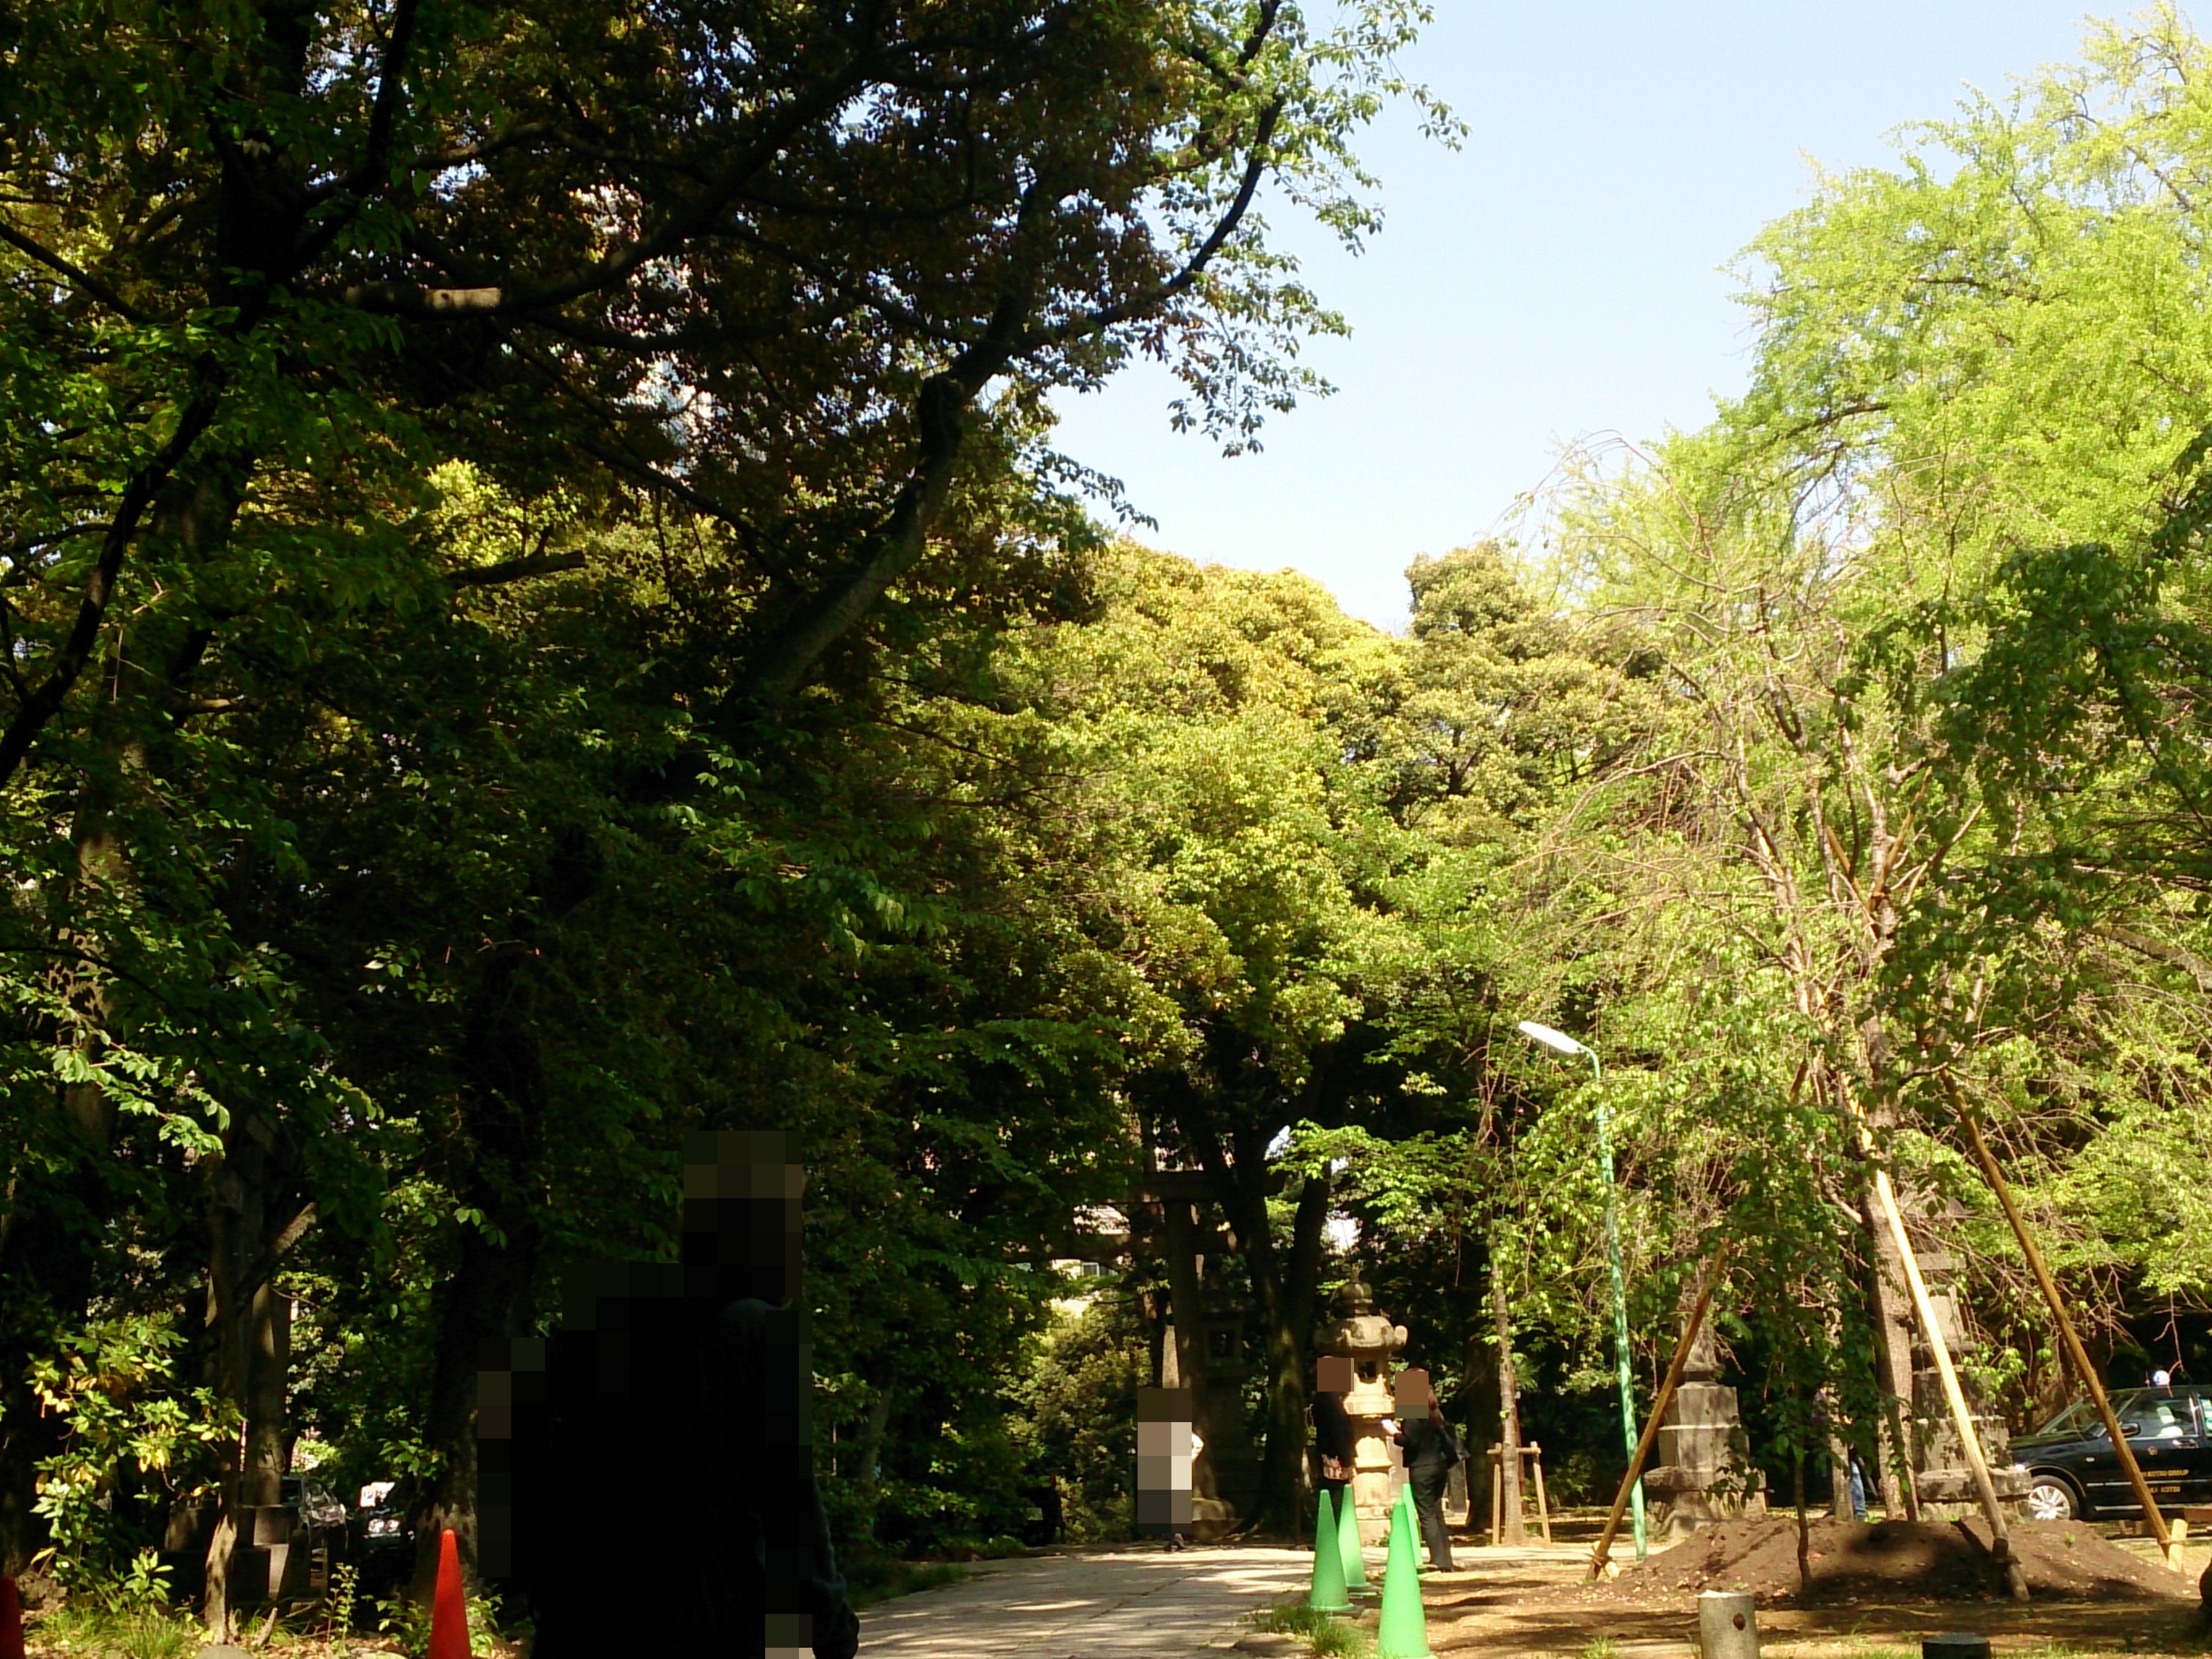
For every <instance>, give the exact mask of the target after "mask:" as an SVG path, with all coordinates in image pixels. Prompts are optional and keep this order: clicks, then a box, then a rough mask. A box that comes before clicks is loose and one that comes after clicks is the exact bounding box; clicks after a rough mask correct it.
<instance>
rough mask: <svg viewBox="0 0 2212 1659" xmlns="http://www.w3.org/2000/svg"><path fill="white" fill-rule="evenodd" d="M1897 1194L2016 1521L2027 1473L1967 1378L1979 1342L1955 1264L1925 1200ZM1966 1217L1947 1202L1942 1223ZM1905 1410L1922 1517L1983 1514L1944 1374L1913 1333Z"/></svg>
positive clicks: (2002, 1495)
mask: <svg viewBox="0 0 2212 1659" xmlns="http://www.w3.org/2000/svg"><path fill="white" fill-rule="evenodd" d="M1899 1196H1900V1199H1901V1200H1902V1202H1901V1204H1900V1207H1901V1208H1902V1209H1903V1210H1904V1212H1905V1231H1906V1234H1907V1236H1908V1237H1910V1238H1911V1240H1912V1253H1913V1255H1916V1256H1917V1257H1918V1258H1919V1261H1920V1275H1921V1277H1922V1278H1923V1279H1925V1280H1926V1281H1927V1283H1928V1300H1929V1305H1930V1306H1932V1307H1933V1308H1934V1309H1935V1311H1936V1328H1937V1329H1938V1330H1940V1331H1941V1332H1942V1335H1943V1341H1944V1343H1945V1345H1946V1346H1948V1347H1949V1349H1950V1350H1951V1363H1952V1364H1953V1365H1954V1366H1955V1367H1957V1368H1958V1370H1959V1382H1960V1386H1961V1387H1962V1388H1963V1389H1965V1390H1966V1405H1967V1407H1968V1409H1969V1410H1971V1411H1972V1413H1973V1419H1974V1428H1975V1430H1976V1431H1977V1432H1978V1435H1979V1437H1980V1439H1981V1443H1982V1455H1984V1457H1986V1458H1988V1460H1989V1464H1990V1480H1991V1481H1992V1482H1993V1483H1994V1484H1995V1486H1996V1489H1997V1498H1998V1500H1999V1501H2000V1502H2001V1503H2002V1504H2003V1505H2004V1507H2005V1511H2006V1513H2007V1514H2008V1515H2015V1516H2016V1515H2018V1514H2019V1512H2020V1506H2021V1503H2022V1502H2023V1500H2025V1499H2026V1498H2027V1488H2028V1476H2027V1471H2026V1470H2025V1469H2015V1468H2014V1467H2013V1457H2012V1435H2011V1431H2009V1430H2008V1429H2007V1428H2006V1427H2005V1422H2004V1419H2003V1418H2002V1417H2000V1416H1998V1415H1997V1414H1996V1413H1995V1412H1993V1411H1991V1410H1990V1409H1989V1405H1988V1402H1987V1401H1984V1400H1983V1399H1982V1398H1981V1397H1980V1394H1979V1391H1978V1389H1975V1387H1974V1386H1973V1383H1972V1381H1971V1380H1970V1373H1969V1371H1968V1370H1967V1367H1968V1365H1969V1364H1971V1363H1972V1358H1973V1354H1974V1351H1975V1350H1976V1349H1978V1348H1979V1347H1980V1346H1982V1344H1981V1339H1980V1338H1979V1337H1978V1336H1977V1335H1975V1334H1973V1333H1972V1331H1970V1330H1969V1329H1968V1328H1967V1325H1966V1320H1965V1318H1964V1317H1963V1316H1961V1315H1960V1310H1959V1301H1958V1296H1957V1293H1956V1291H1955V1290H1954V1286H1955V1285H1956V1284H1957V1282H1958V1273H1959V1259H1958V1257H1957V1256H1955V1255H1952V1254H1951V1252H1950V1250H1949V1249H1948V1247H1947V1246H1946V1245H1945V1244H1944V1243H1943V1241H1942V1239H1941V1238H1940V1237H1937V1236H1936V1231H1935V1218H1933V1217H1932V1216H1931V1215H1930V1214H1929V1208H1930V1206H1929V1202H1928V1200H1924V1199H1922V1198H1920V1197H1919V1196H1918V1195H1917V1194H1900V1195H1899ZM1965 1217H1966V1208H1965V1206H1963V1205H1960V1203H1958V1202H1957V1201H1956V1200H1947V1201H1946V1202H1945V1204H1944V1213H1943V1216H1942V1219H1943V1220H1945V1221H1947V1222H1957V1221H1959V1220H1961V1219H1963V1218H1965ZM1911 1410H1912V1421H1911V1425H1910V1427H1909V1429H1908V1433H1909V1435H1910V1437H1911V1441H1912V1453H1911V1455H1912V1481H1913V1487H1914V1490H1915V1491H1916V1492H1917V1494H1918V1496H1919V1499H1920V1513H1921V1516H1922V1518H1923V1520H1929V1521H1956V1520H1960V1519H1963V1518H1966V1517H1970V1516H1979V1515H1980V1514H1981V1513H1982V1502H1981V1494H1980V1492H1978V1490H1977V1489H1976V1487H1975V1485H1974V1475H1973V1471H1972V1469H1970V1468H1967V1467H1966V1454H1965V1452H1964V1450H1963V1449H1961V1448H1960V1444H1959V1432H1958V1431H1957V1430H1956V1429H1955V1428H1954V1427H1953V1426H1952V1423H1951V1407H1950V1403H1949V1401H1947V1400H1946V1399H1945V1398H1944V1396H1943V1378H1942V1373H1941V1372H1939V1371H1938V1370H1936V1356H1935V1354H1934V1353H1933V1352H1931V1351H1930V1350H1929V1346H1928V1341H1927V1338H1926V1336H1925V1334H1923V1333H1922V1332H1920V1331H1918V1330H1915V1331H1914V1332H1913V1334H1912V1401H1911Z"/></svg>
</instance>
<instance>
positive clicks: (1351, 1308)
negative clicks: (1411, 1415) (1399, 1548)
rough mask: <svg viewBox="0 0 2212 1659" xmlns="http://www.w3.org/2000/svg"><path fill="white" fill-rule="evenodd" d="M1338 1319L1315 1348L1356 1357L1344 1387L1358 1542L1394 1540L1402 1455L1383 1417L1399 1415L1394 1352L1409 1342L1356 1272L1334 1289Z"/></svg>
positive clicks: (1323, 1334) (1347, 1356)
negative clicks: (1393, 1394) (1354, 1447)
mask: <svg viewBox="0 0 2212 1659" xmlns="http://www.w3.org/2000/svg"><path fill="white" fill-rule="evenodd" d="M1336 1305H1337V1310H1338V1313H1337V1320H1336V1322H1335V1323H1334V1325H1331V1326H1330V1327H1328V1329H1326V1330H1325V1331H1323V1332H1322V1335H1321V1340H1319V1341H1318V1342H1316V1344H1315V1346H1316V1348H1317V1349H1318V1350H1319V1351H1320V1352H1322V1353H1337V1354H1343V1355H1345V1356H1346V1358H1349V1359H1350V1360H1351V1361H1352V1387H1351V1388H1349V1389H1346V1391H1345V1395H1344V1411H1345V1415H1346V1416H1347V1417H1349V1418H1350V1419H1352V1435H1353V1437H1354V1438H1355V1440H1356V1441H1357V1443H1358V1452H1357V1454H1356V1455H1355V1456H1354V1457H1353V1459H1352V1504H1353V1507H1354V1508H1355V1510H1357V1512H1358V1516H1359V1537H1360V1541H1361V1542H1363V1543H1368V1544H1387V1543H1389V1541H1390V1503H1391V1500H1392V1499H1393V1498H1395V1497H1396V1496H1397V1493H1396V1492H1395V1486H1397V1484H1398V1472H1399V1468H1400V1462H1401V1459H1400V1454H1399V1451H1398V1448H1397V1446H1396V1445H1395V1444H1394V1443H1392V1441H1391V1439H1390V1437H1389V1435H1387V1434H1385V1433H1384V1432H1383V1419H1384V1418H1386V1417H1391V1416H1395V1414H1396V1410H1397V1408H1396V1407H1395V1405H1394V1404H1393V1403H1392V1401H1391V1398H1390V1356H1391V1355H1393V1354H1395V1353H1396V1352H1398V1350H1399V1349H1401V1348H1402V1347H1404V1346H1406V1328H1405V1327H1404V1326H1403V1325H1394V1324H1392V1323H1391V1322H1390V1320H1389V1316H1388V1315H1385V1314H1380V1313H1377V1312H1376V1310H1375V1297H1374V1293H1373V1292H1372V1291H1370V1290H1369V1289H1368V1288H1367V1286H1366V1285H1364V1284H1363V1283H1361V1282H1360V1279H1359V1277H1358V1274H1356V1273H1355V1274H1354V1275H1353V1276H1352V1279H1351V1281H1350V1282H1349V1283H1348V1284H1346V1285H1345V1287H1344V1288H1343V1289H1342V1290H1340V1291H1338V1292H1337V1293H1336Z"/></svg>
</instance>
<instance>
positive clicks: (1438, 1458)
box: [1390, 1366, 1467, 1572]
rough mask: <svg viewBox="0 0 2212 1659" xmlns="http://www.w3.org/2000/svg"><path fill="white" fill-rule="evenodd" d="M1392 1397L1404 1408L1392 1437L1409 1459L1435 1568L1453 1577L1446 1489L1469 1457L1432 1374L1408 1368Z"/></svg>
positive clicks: (1408, 1471) (1408, 1467)
mask: <svg viewBox="0 0 2212 1659" xmlns="http://www.w3.org/2000/svg"><path fill="white" fill-rule="evenodd" d="M1390 1392H1391V1395H1392V1397H1393V1399H1394V1401H1395V1403H1396V1405H1397V1407H1398V1418H1397V1423H1398V1426H1397V1427H1396V1428H1395V1430H1394V1431H1393V1433H1392V1438H1393V1439H1395V1441H1396V1442H1397V1443H1398V1445H1399V1446H1400V1448H1401V1449H1402V1450H1403V1452H1404V1455H1405V1463H1406V1480H1407V1484H1408V1485H1409V1486H1412V1487H1413V1513H1414V1514H1415V1515H1417V1516H1419V1517H1420V1522H1421V1540H1422V1541H1423V1542H1424V1543H1425V1544H1426V1545H1427V1546H1428V1551H1429V1565H1431V1566H1433V1567H1434V1568H1436V1570H1437V1571H1439V1572H1450V1571H1453V1567H1452V1553H1451V1534H1450V1532H1449V1529H1448V1528H1446V1527H1445V1525H1444V1488H1445V1487H1446V1486H1448V1485H1449V1484H1450V1482H1451V1472H1452V1471H1453V1470H1454V1469H1455V1468H1457V1467H1458V1466H1459V1464H1460V1462H1461V1461H1462V1459H1463V1458H1464V1457H1465V1456H1466V1455H1467V1454H1466V1451H1465V1449H1464V1448H1462V1446H1461V1444H1460V1441H1459V1437H1458V1436H1457V1435H1456V1434H1455V1433H1454V1432H1453V1431H1452V1427H1451V1425H1449V1423H1447V1422H1445V1421H1444V1408H1443V1405H1442V1403H1441V1402H1439V1401H1437V1391H1436V1389H1434V1388H1432V1387H1431V1385H1430V1383H1429V1374H1428V1372H1426V1371H1425V1370H1422V1369H1420V1368H1419V1366H1408V1367H1407V1369H1406V1370H1402V1371H1400V1372H1399V1373H1398V1375H1397V1376H1396V1377H1395V1378H1394V1379H1393V1380H1392V1383H1391V1384H1390Z"/></svg>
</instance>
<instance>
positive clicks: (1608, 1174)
mask: <svg viewBox="0 0 2212 1659" xmlns="http://www.w3.org/2000/svg"><path fill="white" fill-rule="evenodd" d="M1521 1035H1522V1036H1524V1037H1527V1038H1528V1040H1529V1041H1530V1042H1538V1043H1541V1044H1542V1045H1543V1046H1544V1047H1545V1048H1549V1049H1550V1050H1552V1052H1553V1053H1554V1054H1581V1055H1583V1056H1584V1057H1585V1058H1587V1059H1588V1060H1589V1063H1590V1077H1591V1079H1592V1080H1593V1081H1594V1082H1595V1083H1597V1084H1599V1085H1603V1083H1604V1082H1605V1067H1603V1066H1601V1065H1599V1064H1598V1058H1597V1051H1596V1050H1595V1048H1589V1047H1588V1046H1587V1045H1585V1044H1583V1043H1580V1042H1576V1041H1575V1040H1574V1038H1572V1037H1571V1036H1568V1035H1567V1034H1566V1033H1565V1031H1555V1030H1553V1029H1552V1028H1551V1027H1550V1026H1548V1025H1539V1024H1537V1023H1536V1022H1535V1021H1534V1020H1533V1019H1524V1020H1522V1022H1521ZM1597 1152H1598V1158H1599V1159H1600V1161H1601V1162H1602V1163H1603V1164H1604V1166H1605V1254H1606V1261H1607V1266H1608V1267H1611V1268H1612V1270H1613V1350H1614V1352H1615V1355H1616V1357H1617V1358H1618V1361H1619V1370H1620V1430H1621V1433H1622V1435H1623V1436H1624V1437H1626V1440H1627V1443H1628V1460H1629V1462H1632V1463H1633V1462H1635V1461H1636V1440H1637V1431H1636V1389H1635V1383H1634V1380H1633V1378H1632V1376H1631V1375H1630V1372H1629V1364H1628V1282H1627V1280H1626V1279H1625V1278H1624V1277H1623V1276H1622V1274H1621V1271H1620V1189H1619V1188H1617V1187H1615V1186H1614V1184H1613V1126H1612V1123H1611V1121H1610V1120H1609V1119H1608V1118H1607V1115H1606V1109H1605V1091H1604V1089H1603V1087H1602V1086H1601V1087H1600V1089H1599V1090H1598V1096H1597ZM1629 1501H1630V1503H1631V1504H1632V1506H1633V1507H1632V1515H1633V1516H1634V1524H1635V1529H1636V1559H1638V1560H1639V1561H1641V1560H1642V1559H1644V1553H1645V1551H1646V1549H1647V1547H1648V1542H1647V1540H1646V1537H1645V1534H1644V1482H1643V1480H1641V1479H1640V1478H1639V1479H1638V1481H1637V1483H1636V1486H1635V1489H1634V1490H1633V1491H1632V1492H1631V1493H1630V1494H1629Z"/></svg>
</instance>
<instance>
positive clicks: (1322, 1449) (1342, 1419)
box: [1306, 1353, 1359, 1516]
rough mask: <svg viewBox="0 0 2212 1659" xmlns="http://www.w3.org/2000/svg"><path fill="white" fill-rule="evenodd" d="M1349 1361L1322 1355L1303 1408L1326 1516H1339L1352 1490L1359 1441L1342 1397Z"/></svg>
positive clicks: (1341, 1356)
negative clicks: (1309, 1425)
mask: <svg viewBox="0 0 2212 1659" xmlns="http://www.w3.org/2000/svg"><path fill="white" fill-rule="evenodd" d="M1351 1387H1352V1357H1351V1356H1350V1355H1349V1354H1340V1353H1325V1354H1323V1355H1322V1356H1321V1358H1319V1359H1317V1360H1316V1361H1315V1363H1314V1392H1313V1399H1312V1401H1310V1404H1309V1405H1308V1407H1307V1408H1306V1416H1307V1419H1308V1420H1309V1421H1310V1422H1311V1423H1312V1425H1313V1431H1314V1455H1315V1458H1316V1462H1318V1464H1319V1467H1320V1473H1319V1474H1317V1475H1316V1477H1315V1480H1314V1485H1315V1486H1316V1487H1317V1488H1318V1489H1319V1490H1321V1491H1322V1492H1327V1493H1328V1503H1329V1513H1330V1514H1331V1515H1334V1516H1342V1514H1343V1513H1344V1505H1345V1502H1346V1497H1347V1495H1348V1494H1349V1493H1350V1492H1351V1490H1352V1469H1353V1467H1354V1463H1355V1462H1356V1460H1357V1459H1358V1455H1359V1439H1358V1436H1357V1435H1356V1434H1355V1433H1354V1432H1353V1431H1352V1417H1351V1414H1350V1413H1348V1412H1346V1410H1345V1409H1344V1396H1345V1395H1346V1392H1348V1391H1349V1390H1350V1389H1351Z"/></svg>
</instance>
